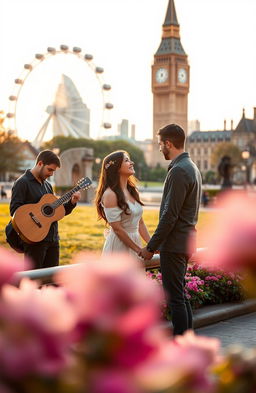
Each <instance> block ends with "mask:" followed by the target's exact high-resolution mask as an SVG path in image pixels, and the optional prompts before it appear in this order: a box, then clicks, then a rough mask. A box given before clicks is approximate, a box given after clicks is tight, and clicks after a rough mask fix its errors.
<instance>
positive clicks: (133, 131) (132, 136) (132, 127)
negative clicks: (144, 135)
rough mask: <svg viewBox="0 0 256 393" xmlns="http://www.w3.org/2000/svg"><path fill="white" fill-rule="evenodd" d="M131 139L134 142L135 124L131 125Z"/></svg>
mask: <svg viewBox="0 0 256 393" xmlns="http://www.w3.org/2000/svg"><path fill="white" fill-rule="evenodd" d="M131 139H133V140H134V141H135V140H136V126H135V124H132V125H131Z"/></svg>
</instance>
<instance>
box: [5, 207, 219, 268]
mask: <svg viewBox="0 0 256 393" xmlns="http://www.w3.org/2000/svg"><path fill="white" fill-rule="evenodd" d="M212 214H213V213H212V212H201V213H200V217H199V222H198V225H197V230H198V244H197V246H198V247H203V246H204V245H203V244H201V243H200V232H202V231H203V230H204V228H205V227H206V225H208V224H209V220H210V216H211V215H212ZM143 217H144V221H145V222H146V224H147V227H148V229H149V232H150V233H151V234H152V233H153V231H154V229H155V227H156V225H157V222H158V210H145V211H144V214H143ZM9 219H10V217H9V205H8V204H0V245H3V246H6V247H9V246H8V244H6V242H5V232H4V228H5V225H6V224H7V223H8V221H9ZM104 228H105V226H104V222H103V221H102V220H101V221H98V220H97V215H96V209H95V207H94V206H78V207H77V208H76V209H74V210H73V213H71V214H70V215H68V216H66V217H64V218H63V220H61V221H60V222H59V233H60V239H61V242H60V244H61V255H60V263H61V264H67V263H69V262H70V260H71V258H72V256H73V255H74V254H75V253H76V252H77V251H81V250H87V251H88V250H90V251H100V250H101V249H102V246H103V243H104V236H103V231H104Z"/></svg>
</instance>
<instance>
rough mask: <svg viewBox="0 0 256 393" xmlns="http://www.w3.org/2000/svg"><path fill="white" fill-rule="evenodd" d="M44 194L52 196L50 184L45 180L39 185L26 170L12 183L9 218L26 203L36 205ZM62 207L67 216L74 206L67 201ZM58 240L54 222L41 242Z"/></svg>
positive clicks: (56, 223)
mask: <svg viewBox="0 0 256 393" xmlns="http://www.w3.org/2000/svg"><path fill="white" fill-rule="evenodd" d="M44 194H53V189H52V186H51V184H50V183H49V182H48V181H47V180H45V181H44V182H43V183H40V182H39V181H38V180H37V179H36V178H35V177H34V176H33V175H32V173H31V172H30V170H29V169H28V170H26V172H25V173H24V174H23V175H22V176H20V177H19V178H18V179H17V180H16V181H15V182H14V184H13V187H12V198H11V203H10V214H11V216H13V215H14V213H15V211H16V209H18V207H20V206H22V205H25V204H28V203H37V202H38V201H39V200H40V199H41V197H42V196H43V195H44ZM63 206H64V208H65V214H66V215H67V214H70V213H71V212H72V210H73V209H74V207H75V206H76V205H75V204H74V205H73V204H72V203H71V202H70V201H68V202H67V203H65V204H64V205H63ZM58 240H59V234H58V222H57V221H55V222H53V223H52V224H51V226H50V230H49V232H48V234H47V236H46V237H45V238H44V240H43V241H51V242H52V241H53V242H54V241H58Z"/></svg>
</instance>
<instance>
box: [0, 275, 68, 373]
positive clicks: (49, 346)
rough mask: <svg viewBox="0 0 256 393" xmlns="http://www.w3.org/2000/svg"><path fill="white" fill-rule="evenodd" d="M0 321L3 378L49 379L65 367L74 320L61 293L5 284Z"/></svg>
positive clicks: (30, 284) (24, 284)
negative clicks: (29, 376) (40, 377)
mask: <svg viewBox="0 0 256 393" xmlns="http://www.w3.org/2000/svg"><path fill="white" fill-rule="evenodd" d="M0 321H1V323H0V369H1V373H2V374H3V375H6V376H7V377H11V378H20V377H23V376H26V375H34V374H36V375H52V374H56V373H58V372H59V371H60V370H61V369H63V367H64V366H66V364H67V361H68V356H67V350H68V348H70V345H71V342H72V329H73V328H74V326H75V323H76V316H75V314H74V311H73V310H72V308H71V306H70V304H69V303H68V302H67V300H66V293H65V292H64V291H63V290H62V289H60V288H55V287H47V288H44V289H42V290H38V289H37V287H36V284H35V283H34V282H32V281H29V280H27V279H24V280H23V281H22V282H21V284H20V288H16V287H12V286H10V285H7V284H6V285H5V286H3V289H2V302H1V304H0Z"/></svg>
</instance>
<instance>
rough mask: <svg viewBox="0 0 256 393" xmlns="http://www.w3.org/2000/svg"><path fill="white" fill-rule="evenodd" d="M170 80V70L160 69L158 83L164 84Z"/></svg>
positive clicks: (157, 76) (157, 73)
mask: <svg viewBox="0 0 256 393" xmlns="http://www.w3.org/2000/svg"><path fill="white" fill-rule="evenodd" d="M167 79H168V70H167V69H166V68H158V70H157V71H156V81H157V82H158V83H164V82H166V81H167Z"/></svg>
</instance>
